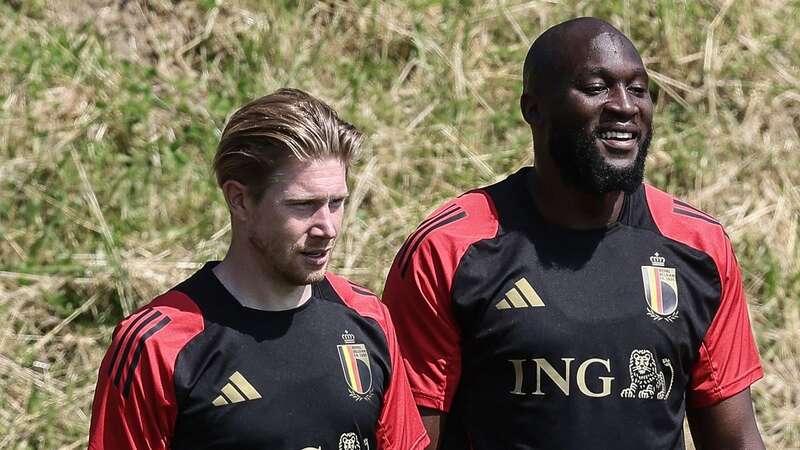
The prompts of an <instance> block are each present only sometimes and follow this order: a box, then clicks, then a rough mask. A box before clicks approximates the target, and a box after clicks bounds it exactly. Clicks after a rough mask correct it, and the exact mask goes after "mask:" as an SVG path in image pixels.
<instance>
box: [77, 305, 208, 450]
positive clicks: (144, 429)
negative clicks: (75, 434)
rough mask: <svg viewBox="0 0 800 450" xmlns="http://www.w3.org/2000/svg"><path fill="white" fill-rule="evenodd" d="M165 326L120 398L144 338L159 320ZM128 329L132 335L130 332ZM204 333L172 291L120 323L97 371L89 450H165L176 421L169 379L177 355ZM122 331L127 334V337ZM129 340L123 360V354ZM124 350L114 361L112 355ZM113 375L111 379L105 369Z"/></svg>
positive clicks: (195, 313) (197, 317)
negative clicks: (147, 320) (149, 319)
mask: <svg viewBox="0 0 800 450" xmlns="http://www.w3.org/2000/svg"><path fill="white" fill-rule="evenodd" d="M154 311H157V312H159V313H160V314H161V315H159V316H158V318H157V319H156V320H153V321H152V322H150V323H148V324H147V325H145V326H144V327H142V328H141V329H140V330H139V331H135V330H136V328H137V327H138V325H139V324H141V323H143V321H142V320H140V321H139V322H136V319H137V318H139V319H143V318H145V317H149V315H151V314H153V313H154ZM164 317H168V318H169V322H168V323H167V324H166V325H165V326H164V327H163V328H162V329H160V330H158V331H157V332H155V333H154V334H152V335H151V336H150V337H149V338H148V339H147V340H146V341H145V344H144V351H143V352H141V356H140V359H139V361H138V364H137V365H136V366H135V367H136V369H135V371H134V372H133V379H132V380H131V384H130V391H129V393H128V395H127V396H124V395H123V390H124V386H125V383H126V381H127V374H128V367H130V365H131V364H132V362H134V361H133V357H134V353H135V349H136V347H137V345H138V343H139V342H140V339H141V338H142V336H143V335H144V334H145V333H147V332H148V330H150V329H152V327H154V326H156V324H157V323H158V322H159V319H163V318H164ZM129 328H131V330H130V331H128V329H129ZM202 330H203V318H202V316H201V314H200V310H199V309H198V308H197V305H195V303H194V302H192V301H191V300H190V299H189V298H188V297H187V296H186V295H184V294H182V293H180V292H176V291H170V292H167V293H166V294H164V295H161V296H160V297H157V298H156V299H155V300H153V301H152V302H151V303H150V304H149V305H147V306H145V307H144V308H142V309H140V310H139V311H137V312H135V313H134V314H132V315H131V316H130V317H128V318H126V319H124V320H123V321H122V322H121V323H120V324H119V325H118V326H117V328H116V330H115V331H114V337H113V339H112V343H111V346H110V348H109V350H108V352H107V353H106V356H105V358H104V359H103V362H102V364H101V366H100V372H99V376H98V380H97V389H96V390H95V396H94V403H93V404H92V423H91V428H90V430H89V449H90V450H103V449H108V450H125V449H138V450H144V449H168V448H169V447H170V440H171V437H172V434H173V430H174V426H175V418H176V416H177V402H176V399H175V385H174V382H173V374H174V369H175V359H176V358H177V356H178V352H180V350H181V349H182V348H183V346H184V345H186V343H187V342H189V341H190V340H191V339H192V338H193V337H194V336H196V335H197V334H199V333H200V332H201V331H202ZM126 331H128V332H127V333H126ZM131 340H133V342H132V344H131V345H130V351H129V352H128V353H127V355H126V358H125V360H124V361H123V360H122V354H123V353H124V348H125V346H127V345H128V344H127V343H128V342H129V341H131ZM119 346H122V349H123V350H122V351H119V352H118V353H116V361H112V358H113V357H114V356H115V355H114V349H116V348H117V347H119ZM112 364H113V367H111V373H110V374H109V366H110V365H112ZM120 365H122V369H123V376H122V378H121V380H120V382H119V383H118V385H116V386H115V384H114V379H115V376H116V373H117V371H118V370H119V369H120Z"/></svg>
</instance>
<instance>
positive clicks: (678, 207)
mask: <svg viewBox="0 0 800 450" xmlns="http://www.w3.org/2000/svg"><path fill="white" fill-rule="evenodd" d="M672 212H674V213H675V214H680V215H682V216H688V217H693V218H695V219H700V220H704V221H706V222H708V223H713V224H714V225H720V223H719V222H717V220H716V219H714V218H713V217H711V216H709V215H708V214H706V213H704V212H703V211H701V210H699V209H697V208H695V207H694V206H692V205H690V204H688V203H686V202H682V201H680V200H678V199H673V200H672Z"/></svg>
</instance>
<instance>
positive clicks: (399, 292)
mask: <svg viewBox="0 0 800 450" xmlns="http://www.w3.org/2000/svg"><path fill="white" fill-rule="evenodd" d="M496 217H497V215H496V213H495V211H494V209H493V205H492V204H491V202H490V200H489V198H488V196H487V195H485V194H484V193H482V192H480V191H476V192H472V193H469V194H466V195H464V196H462V197H459V198H458V199H456V200H454V201H452V202H450V203H448V204H445V205H444V206H442V207H441V208H439V209H438V210H436V211H434V213H433V214H432V215H431V216H430V217H429V218H428V219H426V220H425V221H424V222H422V224H420V226H419V227H418V228H417V230H416V231H414V232H413V233H412V234H411V235H410V236H409V237H408V239H406V242H405V244H404V245H403V247H402V248H401V249H400V251H399V252H398V254H397V256H396V257H395V260H394V262H393V264H392V268H391V269H390V271H389V276H388V278H387V280H386V286H385V287H384V292H383V301H384V303H385V304H386V306H387V307H388V308H389V310H390V311H391V313H392V317H393V319H394V321H395V324H397V338H398V341H399V343H400V348H401V350H402V353H403V357H404V360H405V365H406V370H407V371H408V380H409V383H410V384H411V391H412V392H413V393H414V398H415V400H416V403H417V405H419V406H423V407H426V408H432V409H436V410H439V411H445V412H447V411H449V409H450V405H451V403H452V401H453V397H454V395H455V392H456V389H457V388H458V383H459V379H460V377H461V331H460V328H459V326H458V323H457V321H456V319H455V317H454V315H453V309H452V301H451V296H450V293H451V289H452V283H453V278H454V277H455V273H456V269H457V267H458V263H459V261H460V260H461V258H462V256H463V255H464V253H465V252H466V251H467V249H468V248H469V247H470V246H471V245H472V244H473V243H474V242H476V241H478V240H480V239H485V238H490V237H493V236H494V235H495V234H496V233H497V229H498V223H497V219H496Z"/></svg>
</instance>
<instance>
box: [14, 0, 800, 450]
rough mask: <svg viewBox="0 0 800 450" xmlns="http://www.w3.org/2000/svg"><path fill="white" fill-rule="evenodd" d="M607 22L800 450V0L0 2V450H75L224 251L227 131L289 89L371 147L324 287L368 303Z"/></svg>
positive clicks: (775, 407)
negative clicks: (731, 273)
mask: <svg viewBox="0 0 800 450" xmlns="http://www.w3.org/2000/svg"><path fill="white" fill-rule="evenodd" d="M578 15H594V16H598V17H602V18H605V19H607V20H609V21H611V22H612V23H614V24H615V25H617V26H618V27H619V28H620V29H621V30H623V31H624V32H626V33H627V34H628V35H629V36H630V37H631V38H632V40H633V41H634V42H635V43H636V44H637V45H638V47H639V50H640V51H641V53H642V55H643V56H644V59H645V62H646V64H647V66H648V69H649V71H650V74H651V76H652V78H653V80H654V84H653V87H654V89H656V90H657V91H658V93H659V98H658V105H657V109H656V119H655V121H656V123H655V127H656V136H655V138H654V140H653V144H652V152H651V153H652V156H651V157H650V159H649V166H648V178H649V180H650V181H651V182H652V183H654V184H655V185H657V186H659V187H661V188H665V189H667V190H669V191H672V192H674V193H676V194H678V195H680V196H683V197H684V198H686V199H687V200H689V201H691V202H693V203H694V204H696V205H698V206H700V207H702V208H703V209H705V210H707V211H708V212H710V213H712V214H713V215H715V216H716V217H718V218H719V219H720V220H721V221H722V222H723V223H724V224H726V226H727V229H728V232H729V234H730V236H731V238H732V240H733V241H734V244H735V247H736V250H737V253H738V257H739V261H740V262H741V265H742V267H743V272H744V278H745V283H746V289H747V292H748V294H749V299H750V307H751V314H752V317H753V320H754V324H755V329H756V333H757V337H758V342H759V346H760V349H761V353H762V358H763V361H764V365H765V367H766V374H767V375H766V377H765V378H764V379H763V380H762V381H760V382H759V383H757V384H756V385H755V387H754V397H755V402H756V408H757V411H758V415H759V421H760V426H761V429H762V432H763V435H764V437H765V439H766V441H767V443H768V447H769V448H800V383H798V382H797V379H798V376H800V305H799V304H798V296H799V295H800V270H799V269H800V244H798V237H800V230H798V214H800V188H798V186H800V169H798V167H800V156H799V155H800V153H799V152H798V150H800V148H798V147H799V146H800V139H799V138H798V129H800V69H798V68H799V67H800V51H798V48H800V27H798V23H800V2H799V1H797V0H739V1H733V0H724V1H716V0H715V1H712V0H706V1H688V0H684V1H666V0H653V1H650V0H621V1H611V0H607V1H597V2H595V1H591V2H590V1H580V2H558V1H547V0H540V1H521V0H509V1H502V0H489V1H468V0H464V1H447V0H442V1H435V0H410V1H387V2H379V1H371V0H353V1H333V0H330V1H299V2H298V1H289V0H284V1H280V2H278V1H263V2H261V1H245V0H241V1H238V2H234V1H220V0H200V1H195V2H190V1H177V0H175V1H169V0H116V1H113V2H112V1H101V0H61V1H59V0H52V1H45V0H31V1H25V0H3V1H0V448H14V449H27V448H36V449H56V448H64V449H71V448H81V447H85V445H86V436H87V432H88V424H89V414H90V405H91V398H92V394H93V391H94V383H95V379H96V378H95V377H96V371H97V367H98V365H99V362H100V359H101V357H102V354H103V352H104V350H105V347H106V346H107V345H108V342H109V337H110V334H111V331H112V329H113V326H114V325H115V324H116V322H117V321H118V320H119V319H120V318H121V317H123V316H124V315H125V314H128V313H129V312H131V311H132V310H133V309H134V308H135V307H136V306H137V305H140V304H142V303H143V302H146V301H147V300H149V299H150V298H151V297H153V296H154V295H156V294H157V293H159V292H161V291H163V290H164V289H166V288H168V287H169V286H171V285H173V284H174V283H176V282H177V281H179V280H181V279H182V278H184V277H186V276H188V275H189V274H190V273H191V272H192V271H194V270H195V269H196V268H198V267H199V265H200V264H201V263H202V262H203V261H205V260H208V259H213V258H220V257H221V256H222V255H223V254H224V251H225V249H226V242H227V237H228V231H229V225H228V217H227V212H226V210H225V208H224V204H223V201H222V198H221V196H220V194H219V192H218V191H217V188H216V186H215V184H214V182H213V179H212V177H211V175H210V170H209V165H210V161H211V158H212V154H213V150H214V148H215V145H216V142H217V140H218V137H219V134H220V130H221V128H222V127H223V125H224V123H225V119H226V115H227V114H229V113H230V112H232V110H234V109H235V108H236V107H237V106H239V105H241V104H243V103H244V102H245V101H246V100H248V99H252V98H254V97H256V96H259V95H262V94H264V93H267V92H270V91H273V90H275V89H277V88H278V87H281V86H294V87H299V88H302V89H306V90H308V91H310V92H312V93H315V94H316V95H318V96H320V97H322V98H323V99H325V100H327V101H328V102H330V103H332V104H333V105H335V107H336V108H337V109H338V110H339V111H340V113H341V115H342V116H343V117H345V118H346V119H348V120H350V121H352V122H353V123H355V124H356V125H357V126H359V127H360V128H361V129H363V130H365V131H366V132H367V133H368V134H369V135H370V140H369V143H368V146H367V152H366V153H365V155H364V157H363V158H362V159H361V160H360V162H359V163H358V165H357V167H356V170H355V171H354V177H353V180H352V186H351V190H352V194H353V195H352V198H351V200H350V203H349V206H348V211H347V215H346V222H347V231H346V234H345V236H344V237H343V238H342V239H341V241H340V243H339V247H338V251H337V253H336V258H335V261H334V268H335V269H336V270H337V271H338V272H340V273H342V274H344V275H346V276H348V277H351V278H352V279H354V280H356V281H358V282H361V283H364V284H366V285H368V286H369V287H371V288H372V289H374V290H376V291H378V292H380V290H381V288H382V285H383V279H384V276H385V274H386V271H387V268H388V265H389V263H390V261H391V258H392V256H393V255H394V253H395V251H396V249H398V248H399V246H400V245H401V243H402V241H403V239H404V238H405V236H406V235H407V234H408V233H409V232H410V231H412V229H413V228H414V227H415V226H416V224H417V223H418V222H419V221H420V220H421V219H422V218H423V216H424V215H425V214H426V213H427V212H429V211H430V210H431V209H432V208H433V207H434V206H435V205H437V204H439V203H440V202H441V201H442V200H443V199H445V198H448V197H451V196H453V195H457V194H459V193H460V192H462V191H464V190H465V189H468V188H471V187H475V186H478V185H484V184H488V183H491V182H494V181H495V180H498V179H500V178H502V177H503V176H505V175H506V174H508V173H510V172H511V171H513V170H515V169H517V168H518V167H521V166H523V165H527V164H530V162H531V144H530V134H529V131H528V128H527V127H526V126H525V125H524V123H523V122H522V119H521V117H520V114H519V112H518V106H517V105H518V96H519V94H520V79H521V75H520V72H521V65H522V61H523V58H524V55H525V52H526V50H527V48H528V46H529V44H530V43H531V42H532V40H533V39H534V38H535V37H536V36H537V35H538V34H539V33H540V32H541V31H542V30H543V29H544V28H546V27H548V26H550V25H553V24H555V23H557V22H559V21H561V20H563V19H566V18H569V17H573V16H578Z"/></svg>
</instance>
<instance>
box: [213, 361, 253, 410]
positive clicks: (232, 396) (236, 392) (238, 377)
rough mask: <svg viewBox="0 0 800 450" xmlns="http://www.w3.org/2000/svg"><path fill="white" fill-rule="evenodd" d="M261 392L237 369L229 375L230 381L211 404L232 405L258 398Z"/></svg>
mask: <svg viewBox="0 0 800 450" xmlns="http://www.w3.org/2000/svg"><path fill="white" fill-rule="evenodd" d="M259 398H261V394H259V393H258V391H257V390H256V388H254V387H253V385H252V384H250V383H249V382H248V381H247V380H246V379H245V378H244V376H242V374H241V373H239V371H238V370H237V371H236V372H233V375H231V376H230V377H228V383H225V386H223V387H222V394H220V395H219V396H217V398H215V399H214V401H213V402H211V404H213V405H214V406H224V405H230V404H231V403H240V402H243V401H245V400H258V399H259Z"/></svg>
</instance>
